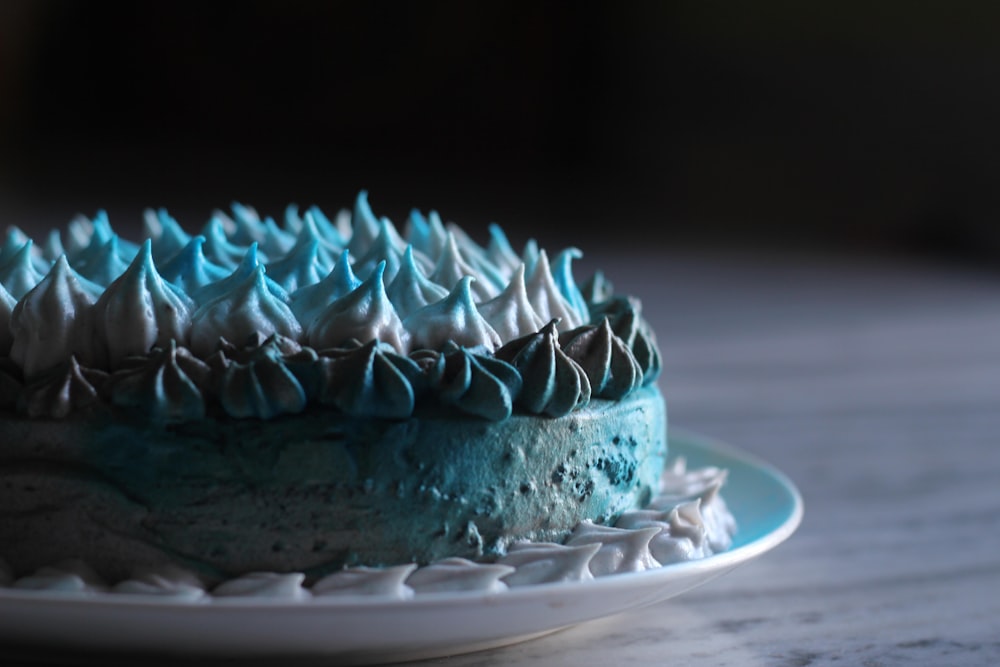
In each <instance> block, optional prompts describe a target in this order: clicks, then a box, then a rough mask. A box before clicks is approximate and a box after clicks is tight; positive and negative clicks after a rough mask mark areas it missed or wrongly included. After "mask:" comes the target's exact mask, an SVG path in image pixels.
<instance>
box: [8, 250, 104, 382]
mask: <svg viewBox="0 0 1000 667" xmlns="http://www.w3.org/2000/svg"><path fill="white" fill-rule="evenodd" d="M92 304H93V300H92V299H91V298H90V295H88V294H87V292H86V291H84V290H83V288H82V287H81V286H80V284H79V282H78V281H77V279H76V275H75V273H74V272H73V270H72V269H71V268H70V267H69V263H68V262H67V261H66V256H65V255H63V256H62V257H60V258H59V259H57V260H56V263H55V264H54V265H53V266H52V270H51V271H49V273H48V275H46V276H45V277H44V278H43V279H42V280H41V282H39V283H38V284H37V285H36V286H35V287H34V288H32V289H31V290H30V291H29V292H28V293H27V294H25V295H24V297H23V298H22V299H21V300H20V301H19V302H18V303H17V305H16V306H15V307H14V311H13V312H12V313H11V319H10V331H11V334H12V337H13V341H12V344H11V349H10V356H11V359H13V360H14V361H15V362H17V364H18V365H19V366H20V367H21V369H22V370H23V371H24V375H25V377H26V378H29V379H30V378H32V377H35V376H37V375H40V374H41V373H43V372H44V371H46V370H48V369H49V368H52V367H54V366H56V365H58V364H59V363H61V362H63V361H65V360H66V359H69V358H70V356H72V355H73V354H74V353H78V352H80V351H81V348H82V346H83V345H84V344H85V343H86V341H87V335H86V329H87V327H86V319H85V318H86V316H87V315H88V310H89V308H90V306H91V305H92Z"/></svg>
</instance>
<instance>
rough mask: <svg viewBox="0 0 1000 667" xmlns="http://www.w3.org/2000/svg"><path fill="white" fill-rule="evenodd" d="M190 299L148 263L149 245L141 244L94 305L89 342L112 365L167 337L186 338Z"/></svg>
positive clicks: (165, 341)
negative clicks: (128, 263)
mask: <svg viewBox="0 0 1000 667" xmlns="http://www.w3.org/2000/svg"><path fill="white" fill-rule="evenodd" d="M194 308H195V304H194V302H193V301H192V300H191V299H189V298H188V297H187V296H186V295H185V294H184V293H183V292H181V291H180V290H178V289H177V288H175V287H174V286H173V285H171V284H170V283H168V282H166V281H165V280H163V279H162V278H161V277H160V274H159V273H157V271H156V267H155V266H154V265H153V255H152V246H151V243H150V242H149V241H146V242H145V243H144V244H143V245H142V249H141V250H140V251H139V254H138V255H136V258H135V259H134V260H132V264H131V265H129V267H128V269H127V270H126V271H125V273H123V274H121V276H119V277H118V278H117V279H116V280H115V281H114V282H113V283H111V285H109V286H108V289H107V290H105V292H104V294H102V295H101V298H100V299H98V300H97V304H96V305H95V306H94V309H93V318H92V322H93V330H94V342H95V344H96V345H98V346H100V347H101V348H102V349H100V350H99V352H98V354H99V356H100V357H102V358H103V357H104V355H107V357H106V358H107V359H108V363H109V364H110V366H111V367H112V368H115V367H117V366H118V364H119V363H120V362H121V361H122V360H123V359H124V358H125V357H128V356H131V355H144V354H147V353H148V352H149V351H150V349H152V348H153V347H155V346H159V347H167V345H169V343H170V341H171V340H175V341H177V342H178V343H180V344H181V345H185V344H186V343H187V338H188V332H189V331H190V329H191V313H192V311H193V310H194Z"/></svg>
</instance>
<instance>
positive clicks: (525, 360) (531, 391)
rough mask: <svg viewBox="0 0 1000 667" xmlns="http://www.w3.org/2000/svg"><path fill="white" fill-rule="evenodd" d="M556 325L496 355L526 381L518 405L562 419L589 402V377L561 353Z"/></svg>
mask: <svg viewBox="0 0 1000 667" xmlns="http://www.w3.org/2000/svg"><path fill="white" fill-rule="evenodd" d="M556 324H557V322H556V320H552V321H551V322H549V323H548V324H546V325H545V326H544V327H542V329H541V330H540V331H538V332H537V333H534V334H529V335H527V336H523V337H521V338H518V339H517V340H513V341H511V342H509V343H507V344H506V345H504V346H503V347H501V348H500V349H499V350H497V351H496V358H497V359H500V360H502V361H506V362H508V363H509V364H511V365H512V366H514V368H516V369H517V370H518V372H519V373H520V374H521V378H522V379H523V381H524V385H523V387H522V389H521V393H520V394H519V396H518V398H517V403H518V405H520V406H521V407H523V408H524V409H525V410H527V411H528V412H531V413H533V414H544V415H548V416H550V417H562V416H563V415H565V414H567V413H569V412H570V411H571V410H574V409H575V408H578V407H580V406H583V405H586V404H587V403H588V402H590V381H589V379H588V378H587V374H586V373H585V372H584V370H583V369H582V368H580V365H579V364H577V363H576V362H575V361H573V360H572V359H570V358H569V357H568V356H566V353H565V352H563V351H562V349H560V347H559V339H558V337H557V333H556Z"/></svg>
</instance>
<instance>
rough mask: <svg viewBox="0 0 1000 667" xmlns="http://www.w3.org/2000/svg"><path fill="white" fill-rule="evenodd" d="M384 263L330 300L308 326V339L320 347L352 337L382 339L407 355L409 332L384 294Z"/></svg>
mask: <svg viewBox="0 0 1000 667" xmlns="http://www.w3.org/2000/svg"><path fill="white" fill-rule="evenodd" d="M384 273H385V262H380V263H379V265H378V266H376V267H375V270H374V271H373V272H372V275H371V276H369V277H368V279H367V280H365V281H364V282H363V283H361V284H360V285H359V286H358V287H357V288H356V289H355V290H354V291H352V292H350V293H349V294H347V295H346V296H343V297H341V298H339V299H337V300H336V301H334V302H333V303H331V304H330V305H329V306H328V307H327V308H326V309H325V310H324V311H323V312H322V313H320V314H319V315H317V316H316V318H315V319H314V320H313V321H312V323H310V324H309V326H308V331H307V340H308V343H309V345H311V346H312V347H314V348H317V349H323V348H330V347H336V346H338V345H340V344H342V343H344V342H346V341H347V340H350V339H351V338H355V339H357V340H359V341H361V342H362V343H367V342H369V341H372V340H379V341H382V342H384V343H388V344H389V345H392V346H393V347H394V348H396V350H398V351H399V352H402V353H403V354H406V352H408V351H409V349H410V346H409V338H410V337H409V334H408V333H407V331H406V329H404V328H403V323H402V322H401V321H400V319H399V315H398V314H397V313H396V309H395V308H393V306H392V302H391V301H389V297H388V296H387V295H386V293H385V283H384V282H383V280H382V276H383V274H384Z"/></svg>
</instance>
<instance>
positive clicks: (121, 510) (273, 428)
mask: <svg viewBox="0 0 1000 667" xmlns="http://www.w3.org/2000/svg"><path fill="white" fill-rule="evenodd" d="M664 418H665V417H664V413H663V401H662V399H661V398H660V395H659V392H658V391H657V390H656V389H655V388H647V389H644V390H642V391H640V392H637V393H636V394H635V395H634V396H633V397H630V398H629V399H627V400H625V401H621V402H612V401H595V402H592V403H591V404H590V405H589V406H587V407H586V408H584V409H582V410H579V411H576V412H574V413H572V414H571V415H569V416H566V417H562V418H560V419H548V418H537V417H530V416H523V415H517V416H514V417H511V418H510V419H507V420H504V421H500V422H490V421H486V420H482V419H474V418H458V419H455V418H437V419H435V418H417V417H413V418H410V419H407V420H401V421H387V420H370V419H357V418H350V417H343V416H338V415H331V414H330V413H329V411H322V410H319V411H310V412H307V413H305V414H302V415H297V416H295V417H291V418H286V419H277V420H272V421H268V422H250V421H235V420H233V421H225V422H221V421H217V420H205V421H203V422H189V423H185V424H182V425H180V426H178V427H176V428H172V429H170V430H169V431H166V430H162V429H156V430H150V429H148V428H143V427H142V426H141V425H133V424H128V423H126V422H123V421H122V420H120V419H113V420H109V421H105V420H104V419H100V418H92V419H90V420H87V421H81V420H64V421H60V422H48V423H39V422H38V421H29V420H26V419H21V420H10V419H7V420H5V422H4V423H3V424H2V428H3V429H4V430H5V433H7V434H8V437H11V440H9V441H8V444H7V446H5V447H4V448H3V449H2V450H0V470H2V472H0V493H2V496H3V498H4V510H3V517H4V518H3V521H2V524H0V526H2V527H0V544H4V545H5V546H6V549H5V551H6V553H5V558H6V559H7V561H8V562H9V563H10V564H11V566H12V567H14V568H15V570H16V571H25V570H27V569H29V568H31V567H35V566H37V564H38V563H55V562H59V561H62V560H65V559H68V558H83V559H84V560H86V561H87V562H89V563H92V564H94V565H95V568H96V569H97V570H98V571H99V573H100V574H102V575H103V576H104V577H106V578H108V579H109V580H112V581H116V580H119V579H122V578H125V577H126V576H127V575H128V573H129V572H130V571H132V569H133V568H135V567H137V566H145V567H152V566H157V565H162V564H165V563H169V562H177V563H181V564H183V565H185V566H187V567H190V568H192V569H195V570H197V571H199V572H201V573H203V574H205V575H206V576H209V577H217V576H219V575H223V576H225V575H229V576H231V575H234V574H238V573H244V572H251V571H261V570H265V571H277V572H285V571H304V572H306V573H307V574H309V575H311V576H312V575H320V574H323V573H326V572H329V571H331V570H333V569H336V568H339V567H341V566H343V565H345V564H346V565H356V564H366V565H392V564H398V563H406V562H411V561H412V562H418V563H428V562H431V561H434V560H437V559H440V558H444V557H448V556H461V557H465V558H470V559H481V558H483V557H484V556H486V557H495V556H497V555H500V554H502V553H504V552H505V551H506V547H507V545H508V544H509V543H510V542H511V541H513V540H523V539H532V540H542V541H561V540H562V539H564V538H565V537H566V535H567V534H568V533H569V531H570V530H571V529H572V528H573V527H574V526H575V525H576V524H578V523H579V522H580V521H582V520H584V519H592V520H595V521H598V522H605V521H608V520H611V519H613V518H614V517H616V516H617V515H618V514H620V513H621V512H622V511H624V510H626V509H629V508H631V507H635V506H639V505H642V504H644V503H645V502H647V501H648V500H649V499H650V498H651V497H652V495H653V494H654V493H655V490H656V489H657V484H658V480H659V476H660V473H661V471H662V470H663V465H664V451H665V444H664V442H663V438H664V436H665V423H664Z"/></svg>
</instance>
